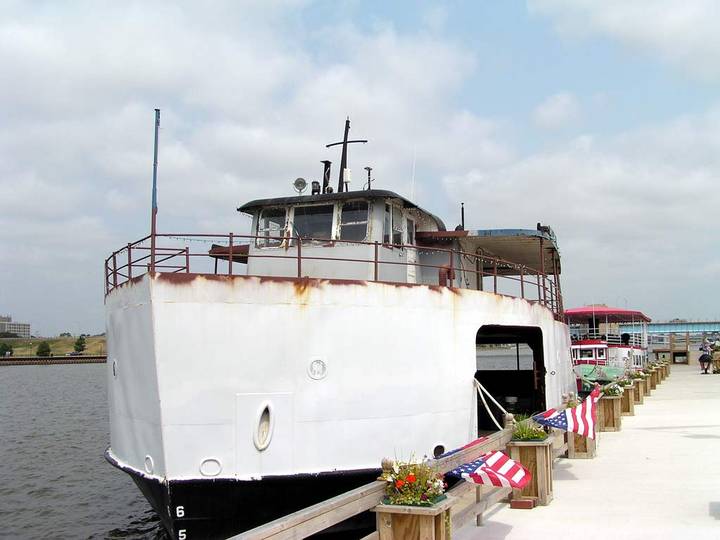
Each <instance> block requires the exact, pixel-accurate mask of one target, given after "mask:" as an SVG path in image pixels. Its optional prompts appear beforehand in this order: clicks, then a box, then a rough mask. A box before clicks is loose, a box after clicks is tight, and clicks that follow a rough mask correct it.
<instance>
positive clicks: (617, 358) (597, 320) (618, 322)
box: [565, 304, 651, 380]
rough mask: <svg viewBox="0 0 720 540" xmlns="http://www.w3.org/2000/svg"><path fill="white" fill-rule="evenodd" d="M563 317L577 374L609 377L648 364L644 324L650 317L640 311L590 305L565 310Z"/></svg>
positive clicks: (614, 376) (603, 305) (608, 378)
mask: <svg viewBox="0 0 720 540" xmlns="http://www.w3.org/2000/svg"><path fill="white" fill-rule="evenodd" d="M565 317H566V319H567V322H568V324H569V326H570V335H571V339H572V346H571V351H572V361H573V366H575V370H576V372H577V373H578V375H582V376H583V377H587V376H590V377H591V378H598V377H599V378H601V379H602V378H603V377H606V378H607V380H611V379H614V378H616V377H617V376H621V375H622V374H623V373H624V372H625V371H627V370H629V369H641V368H643V367H644V366H645V365H646V364H647V363H648V331H647V323H649V322H650V320H651V319H650V317H648V316H647V315H645V314H644V313H642V312H641V311H636V310H631V309H620V308H614V307H609V306H606V305H605V304H594V305H589V306H583V307H578V308H571V309H567V310H565ZM588 366H592V367H588ZM598 366H600V367H598Z"/></svg>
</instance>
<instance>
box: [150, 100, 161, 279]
mask: <svg viewBox="0 0 720 540" xmlns="http://www.w3.org/2000/svg"><path fill="white" fill-rule="evenodd" d="M159 129H160V109H155V148H154V151H153V181H152V209H151V211H150V272H155V233H156V232H157V210H158V208H157V166H158V131H159Z"/></svg>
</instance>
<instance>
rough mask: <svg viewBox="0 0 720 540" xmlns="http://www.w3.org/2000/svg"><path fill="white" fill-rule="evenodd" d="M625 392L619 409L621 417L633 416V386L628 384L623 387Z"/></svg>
mask: <svg viewBox="0 0 720 540" xmlns="http://www.w3.org/2000/svg"><path fill="white" fill-rule="evenodd" d="M623 389H624V390H625V391H624V392H623V395H622V404H621V405H622V406H621V407H620V414H621V415H622V416H635V385H634V384H629V385H628V386H623Z"/></svg>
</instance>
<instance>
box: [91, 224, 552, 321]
mask: <svg viewBox="0 0 720 540" xmlns="http://www.w3.org/2000/svg"><path fill="white" fill-rule="evenodd" d="M268 241H273V242H275V245H273V246H272V248H262V247H256V246H257V245H258V244H263V243H264V244H267V243H268ZM341 245H350V246H364V248H365V249H359V250H357V256H355V255H354V253H353V252H349V251H348V250H347V249H345V250H342V252H341V253H334V252H333V250H318V249H312V248H314V247H320V246H322V247H329V246H341ZM208 248H209V249H208ZM390 250H408V252H409V251H411V250H412V251H414V252H415V253H416V255H417V257H416V259H415V260H412V259H411V260H407V258H406V259H400V258H395V259H393V260H388V257H387V256H386V254H387V252H389V251H390ZM383 251H384V252H386V254H385V255H383ZM349 253H351V254H352V255H350V256H349V255H348V254H349ZM257 260H266V261H268V260H270V261H271V263H270V264H265V265H263V267H262V268H261V269H259V271H258V268H254V269H253V271H252V272H250V273H249V272H248V271H247V269H246V268H247V267H246V264H245V263H248V262H249V261H257ZM283 261H284V265H283V266H282V268H280V267H279V265H281V264H283ZM317 262H321V263H323V264H325V265H327V266H328V267H329V266H330V265H331V264H332V263H338V262H344V263H352V265H350V266H349V267H348V268H347V269H346V271H343V269H339V270H338V269H335V270H333V271H332V272H330V271H328V272H327V275H322V274H323V271H322V270H318V265H317V264H314V263H317ZM273 263H274V264H275V265H276V267H274V266H273ZM362 263H364V264H366V265H368V272H367V273H366V274H365V275H364V278H363V279H368V280H369V281H377V282H391V283H403V284H418V285H440V286H446V287H456V288H469V289H476V290H483V291H486V292H492V293H495V294H500V295H504V296H513V297H518V298H523V299H525V300H528V301H529V302H532V303H538V304H540V305H543V306H546V307H547V308H549V309H550V310H551V311H553V313H554V314H555V315H556V318H557V319H558V320H560V319H562V313H563V308H562V295H561V292H560V287H559V283H558V277H557V276H556V275H555V274H545V273H542V272H539V271H538V270H535V269H533V268H530V267H527V266H524V265H521V264H518V263H514V262H512V261H508V260H505V259H502V258H499V257H493V256H489V255H483V254H478V253H470V252H464V251H461V250H458V249H452V248H444V247H434V246H433V247H428V246H420V245H414V244H385V243H381V242H367V241H354V240H340V239H323V238H307V237H289V236H277V237H273V236H266V235H263V236H254V235H243V234H234V233H227V234H186V233H171V234H156V235H154V236H150V235H148V236H145V237H144V238H141V239H140V240H137V241H135V242H132V243H129V244H127V245H126V246H124V247H122V248H121V249H118V250H117V251H114V252H113V253H112V254H111V255H110V256H109V257H108V258H107V259H106V260H105V293H106V294H108V293H110V291H112V290H113V289H115V288H116V287H118V286H120V285H122V284H123V283H125V282H127V281H130V280H133V279H135V278H138V277H139V276H141V275H143V274H146V273H193V274H213V275H229V276H232V275H253V276H258V277H268V276H273V277H278V276H282V277H297V278H303V277H313V278H321V279H324V278H332V279H348V280H355V279H358V277H357V275H358V274H357V272H358V270H357V264H362ZM353 265H354V267H353ZM310 267H312V268H310ZM398 267H414V268H415V272H416V273H418V274H422V275H417V276H416V278H415V281H416V283H415V281H409V280H408V278H407V272H404V273H401V274H403V276H399V274H397V273H395V274H392V272H388V271H386V269H389V268H398ZM318 274H320V275H318Z"/></svg>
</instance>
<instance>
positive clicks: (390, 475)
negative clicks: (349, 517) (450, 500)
mask: <svg viewBox="0 0 720 540" xmlns="http://www.w3.org/2000/svg"><path fill="white" fill-rule="evenodd" d="M381 478H382V479H383V480H385V481H386V482H387V485H386V486H385V499H383V504H402V505H409V506H432V505H433V504H435V503H437V502H440V501H442V500H444V499H445V498H446V497H445V495H444V493H445V487H446V484H445V481H444V479H443V475H442V473H440V472H438V470H437V469H435V468H434V467H432V466H431V465H430V464H428V463H415V462H412V461H409V462H398V461H396V462H394V463H393V466H392V469H390V470H389V471H385V472H383V474H382V476H381Z"/></svg>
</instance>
